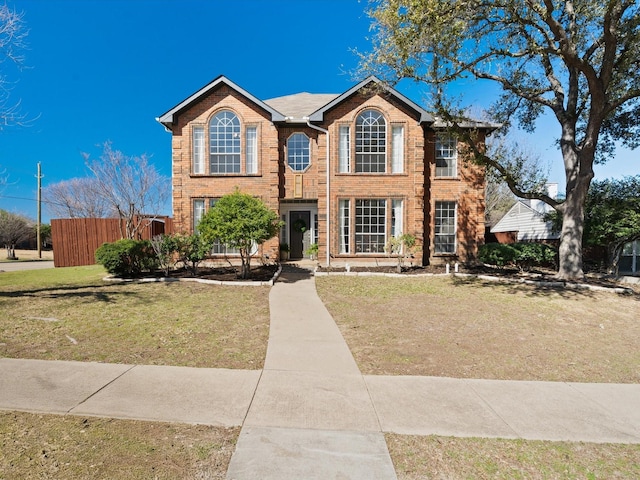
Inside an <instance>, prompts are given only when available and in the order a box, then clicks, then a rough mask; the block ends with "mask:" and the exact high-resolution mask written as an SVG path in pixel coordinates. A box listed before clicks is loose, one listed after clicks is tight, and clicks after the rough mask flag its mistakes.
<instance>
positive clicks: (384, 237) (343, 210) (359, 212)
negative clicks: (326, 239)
mask: <svg viewBox="0 0 640 480" xmlns="http://www.w3.org/2000/svg"><path fill="white" fill-rule="evenodd" d="M352 205H353V207H354V208H352ZM402 216H403V215H402V200H399V199H381V198H356V199H354V200H351V199H342V200H340V201H339V202H338V230H339V231H338V241H339V245H340V253H345V254H346V253H364V254H367V253H375V254H380V253H385V247H386V244H387V241H388V239H389V233H390V234H391V235H401V234H402V232H401V229H402ZM352 232H353V233H352ZM352 235H353V236H352ZM352 245H353V247H352ZM352 248H353V250H352Z"/></svg>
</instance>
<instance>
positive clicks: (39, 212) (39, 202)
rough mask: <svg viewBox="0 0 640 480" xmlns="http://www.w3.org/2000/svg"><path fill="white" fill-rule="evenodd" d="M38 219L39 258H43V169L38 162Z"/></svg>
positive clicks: (37, 240)
mask: <svg viewBox="0 0 640 480" xmlns="http://www.w3.org/2000/svg"><path fill="white" fill-rule="evenodd" d="M37 178H38V220H37V223H36V242H37V243H38V258H42V240H41V238H40V225H41V224H42V170H41V169H40V162H38V176H37Z"/></svg>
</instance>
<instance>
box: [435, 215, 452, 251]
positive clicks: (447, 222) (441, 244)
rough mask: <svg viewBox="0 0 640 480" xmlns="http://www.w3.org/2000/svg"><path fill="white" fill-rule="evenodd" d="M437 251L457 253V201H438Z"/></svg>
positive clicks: (436, 220)
mask: <svg viewBox="0 0 640 480" xmlns="http://www.w3.org/2000/svg"><path fill="white" fill-rule="evenodd" d="M434 243H435V253H456V202H436V215H435V239H434Z"/></svg>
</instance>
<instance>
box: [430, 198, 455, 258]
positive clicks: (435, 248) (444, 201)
mask: <svg viewBox="0 0 640 480" xmlns="http://www.w3.org/2000/svg"><path fill="white" fill-rule="evenodd" d="M439 203H453V209H454V210H453V234H451V233H446V234H438V232H437V221H438V216H437V215H438V208H437V206H438V204H439ZM434 208H435V211H434V231H433V252H434V254H436V255H456V254H457V252H458V202H455V201H453V200H438V201H436V202H435V205H434ZM450 235H453V251H452V252H439V251H437V248H438V247H437V242H436V239H437V238H438V237H439V236H442V237H444V236H450Z"/></svg>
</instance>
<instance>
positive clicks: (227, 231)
mask: <svg viewBox="0 0 640 480" xmlns="http://www.w3.org/2000/svg"><path fill="white" fill-rule="evenodd" d="M280 226H281V222H280V220H279V218H278V215H277V214H276V212H274V211H273V210H271V209H269V208H268V207H267V206H266V205H265V204H264V203H263V202H262V201H261V200H260V199H258V198H255V197H252V196H251V195H249V194H246V193H242V192H240V191H239V190H236V191H235V192H234V193H232V194H229V195H225V196H223V197H221V198H220V199H219V200H218V201H217V202H216V203H215V205H214V206H213V208H210V209H209V211H208V212H207V213H206V214H205V215H204V217H203V218H202V220H201V221H200V223H199V224H198V226H197V228H198V232H199V233H200V234H201V235H202V237H203V238H204V239H205V241H206V242H208V243H210V244H213V243H214V242H215V241H219V242H220V243H222V244H224V245H226V246H227V247H231V248H236V249H238V250H239V252H240V257H241V259H242V271H241V276H242V278H249V276H250V275H251V250H252V248H253V246H254V245H259V244H261V243H263V242H265V241H266V240H269V239H270V238H273V237H275V236H276V235H277V234H278V230H279V228H280Z"/></svg>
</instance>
